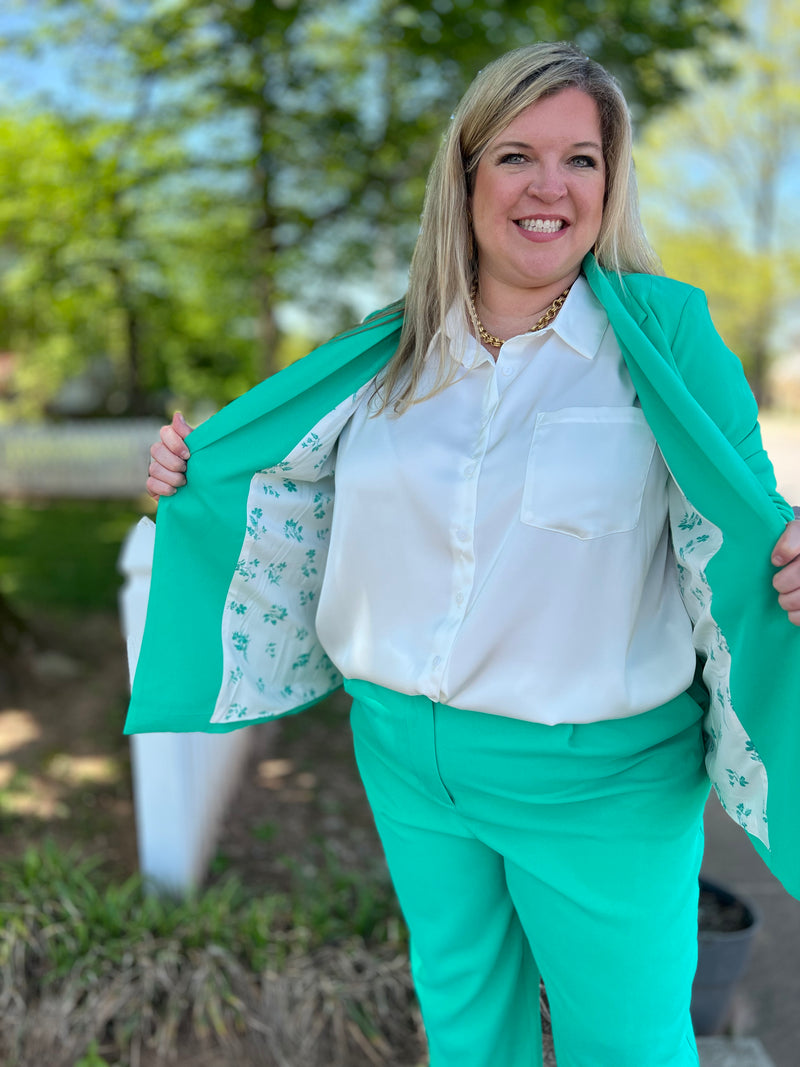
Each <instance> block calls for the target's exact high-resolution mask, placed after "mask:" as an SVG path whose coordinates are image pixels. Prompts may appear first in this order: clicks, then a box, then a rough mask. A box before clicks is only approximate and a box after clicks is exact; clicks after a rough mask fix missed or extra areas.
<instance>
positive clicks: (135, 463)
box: [0, 419, 161, 499]
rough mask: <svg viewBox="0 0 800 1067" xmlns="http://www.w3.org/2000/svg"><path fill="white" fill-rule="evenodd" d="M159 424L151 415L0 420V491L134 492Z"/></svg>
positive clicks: (136, 493) (51, 494)
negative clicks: (47, 420)
mask: <svg viewBox="0 0 800 1067" xmlns="http://www.w3.org/2000/svg"><path fill="white" fill-rule="evenodd" d="M160 425H161V424H160V423H159V422H158V421H156V420H155V419H93V420H91V421H86V422H80V421H76V422H64V423H14V424H10V425H0V496H6V497H8V496H25V497H72V498H76V499H87V498H88V499H91V498H95V499H98V498H105V499H108V498H125V497H135V496H139V495H140V494H141V493H143V492H144V483H145V479H146V477H147V474H146V471H147V463H148V460H149V458H150V453H149V449H150V445H151V444H152V443H153V441H155V440H156V439H157V438H158V431H159V427H160Z"/></svg>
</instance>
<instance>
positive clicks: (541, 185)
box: [528, 166, 567, 204]
mask: <svg viewBox="0 0 800 1067" xmlns="http://www.w3.org/2000/svg"><path fill="white" fill-rule="evenodd" d="M566 192H567V186H566V183H565V182H564V177H563V175H562V174H561V172H560V170H559V169H558V167H555V166H553V167H549V166H542V167H537V168H536V170H535V172H534V174H533V177H532V178H531V181H530V183H529V185H528V195H529V196H532V197H535V198H536V199H537V200H541V201H543V202H544V203H545V204H554V203H555V202H556V201H557V200H560V199H561V197H562V196H565V195H566Z"/></svg>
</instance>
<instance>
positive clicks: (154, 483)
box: [145, 475, 186, 500]
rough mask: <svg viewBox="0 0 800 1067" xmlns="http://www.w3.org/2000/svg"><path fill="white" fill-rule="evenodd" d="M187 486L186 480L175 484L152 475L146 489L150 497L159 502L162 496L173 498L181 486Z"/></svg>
mask: <svg viewBox="0 0 800 1067" xmlns="http://www.w3.org/2000/svg"><path fill="white" fill-rule="evenodd" d="M173 477H175V475H173ZM185 484H186V479H185V478H183V480H182V481H180V482H174V483H173V482H170V481H167V480H166V479H165V478H157V477H154V476H153V475H150V477H149V478H148V479H147V481H146V482H145V489H146V490H147V493H148V495H149V496H151V497H152V498H153V500H158V498H159V497H160V496H172V495H173V494H174V493H175V490H176V489H179V488H180V486H182V485H185Z"/></svg>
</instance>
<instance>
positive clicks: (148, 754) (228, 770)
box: [119, 519, 250, 892]
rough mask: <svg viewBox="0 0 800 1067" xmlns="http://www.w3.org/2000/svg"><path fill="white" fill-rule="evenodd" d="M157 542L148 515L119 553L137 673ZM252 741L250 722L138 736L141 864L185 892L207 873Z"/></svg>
mask: <svg viewBox="0 0 800 1067" xmlns="http://www.w3.org/2000/svg"><path fill="white" fill-rule="evenodd" d="M154 544H155V524H154V523H153V522H151V521H150V519H141V520H140V522H139V523H138V525H137V526H135V527H133V529H132V530H131V531H130V533H129V534H128V537H127V538H126V540H125V544H124V545H123V547H122V552H121V554H120V559H119V568H120V570H121V571H122V573H123V575H124V576H125V584H124V587H123V589H122V592H121V594H120V612H121V617H122V630H123V633H124V635H125V638H126V640H127V643H128V667H129V670H130V676H131V680H132V679H133V675H134V672H135V670H136V663H137V660H138V658H139V650H140V648H141V643H142V635H143V633H144V620H145V615H146V613H147V600H148V595H149V590H150V573H151V568H152V559H153V546H154ZM176 621H177V620H176ZM167 654H168V650H167V649H165V655H167ZM249 742H250V734H249V729H248V728H244V729H241V730H234V731H233V732H232V733H229V734H202V733H190V734H187V733H163V734H161V733H159V734H134V735H133V737H132V738H131V751H132V761H133V793H134V806H135V811H136V834H137V840H138V845H139V867H140V869H141V871H142V873H143V874H144V875H145V877H147V878H148V879H149V880H151V881H152V882H153V883H155V884H157V885H158V886H159V887H162V888H165V889H169V890H178V891H182V892H185V891H187V890H189V889H191V888H192V887H193V886H195V885H197V883H198V882H199V881H200V880H201V879H202V877H203V874H204V873H205V869H206V865H207V863H208V860H209V858H210V855H211V851H212V849H213V847H214V844H215V842H216V837H217V832H218V829H219V825H220V822H221V820H222V816H223V814H224V811H225V808H226V806H227V804H228V802H229V800H230V798H231V794H232V793H233V790H234V788H235V786H236V783H237V777H238V772H239V770H240V769H241V766H242V764H243V763H244V760H245V758H246V756H247V751H248V748H249Z"/></svg>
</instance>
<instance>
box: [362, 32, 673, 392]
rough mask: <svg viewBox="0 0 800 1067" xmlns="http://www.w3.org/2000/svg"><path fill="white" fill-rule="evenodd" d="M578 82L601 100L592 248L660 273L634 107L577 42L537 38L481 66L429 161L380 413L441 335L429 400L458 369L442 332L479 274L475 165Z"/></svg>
mask: <svg viewBox="0 0 800 1067" xmlns="http://www.w3.org/2000/svg"><path fill="white" fill-rule="evenodd" d="M569 88H577V89H580V90H582V91H583V92H585V93H586V94H587V95H589V96H591V97H592V99H593V100H594V101H595V103H596V105H597V109H598V112H599V116H600V129H601V132H602V146H603V157H604V161H605V168H606V193H605V202H604V206H603V220H602V224H601V227H600V232H599V235H598V238H597V242H596V244H595V248H594V254H595V256H596V258H597V261H598V263H599V264H600V265H601V266H603V267H608V268H610V269H611V270H614V271H617V272H618V273H620V274H621V273H623V272H624V273H628V272H633V271H640V272H642V273H646V274H660V273H661V272H662V271H661V264H660V262H659V260H658V257H657V256H656V254H655V252H654V251H653V249H652V248H651V247H650V245H649V243H648V241H647V238H646V237H645V234H644V230H643V228H642V223H641V219H640V217H639V206H638V196H637V191H636V178H635V175H634V171H633V157H632V131H631V120H630V114H629V112H628V105H627V103H626V101H625V97H624V96H623V94H622V90H621V89H620V87H619V85H618V83H617V82H616V80H615V79H614V78H613V77H612V76H611V75H610V74H609V73H608V72H607V71H606V70H605V69H604V68H603V67H601V66H600V64H599V63H596V62H595V61H594V60H592V59H589V58H588V56H586V55H584V53H583V52H581V51H580V50H579V49H578V48H576V47H575V46H574V45H572V44H569V43H566V42H559V43H555V44H553V43H547V44H535V45H531V46H529V47H526V48H518V49H515V50H514V51H513V52H508V53H507V54H506V55H503V56H501V57H500V58H499V59H497V60H495V61H494V62H493V63H491V64H489V66H488V67H486V68H485V69H484V70H482V71H481V72H480V73H479V74H478V76H477V77H476V78H475V80H474V81H473V82H472V84H471V85H470V87H469V88H468V89H467V91H466V93H465V94H464V96H463V97H462V99H461V102H460V103H459V105H458V107H457V109H456V111H455V113H454V115H453V117H452V120H451V122H450V126H449V128H448V130H447V132H446V134H445V136H444V138H443V140H442V143H441V145H440V147H439V151H438V152H437V154H436V158H435V159H434V161H433V166H432V167H431V170H430V174H429V175H428V183H427V186H426V191H425V203H424V207H423V210H422V223H421V229H420V234H419V238H418V239H417V243H416V247H415V249H414V254H413V257H412V260H411V272H410V277H409V287H408V293H407V295H406V300H405V318H404V322H403V329H402V332H401V335H400V343H399V346H398V349H397V352H396V353H395V355H394V356H393V357H392V359H391V361H390V363H389V364H388V366H387V367H386V370H385V372H384V374H383V376H382V379H381V381H380V384H379V387H378V394H379V396H380V400H381V407H380V410H383V409H384V408H386V407H387V406H388V404H389V402H390V400H391V401H392V406H393V408H394V410H395V411H397V412H402V411H404V410H406V408H408V407H409V405H410V404H412V403H414V402H416V401H417V400H420V399H423V397H420V396H418V395H417V393H418V387H419V382H420V376H421V374H422V368H423V364H424V361H425V356H426V354H427V352H428V349H429V347H430V344H431V341H432V340H433V337H434V335H435V334H436V332H437V331H441V337H442V346H443V355H444V356H445V358H444V359H443V360H442V361H441V368H440V374H439V378H438V380H437V382H436V384H435V385H434V387H433V389H432V390H430V391H429V392H428V393H426V395H427V396H430V395H432V393H435V392H438V391H439V390H440V389H443V388H444V387H445V386H446V385H447V384H448V382H449V381H450V380H452V374H453V373H454V371H455V362H454V361H453V360H450V359H448V358H447V357H448V356H449V355H450V352H449V347H448V345H449V342H448V339H447V336H446V334H445V332H444V323H445V317H446V315H447V312H448V310H449V309H450V308H451V307H452V306H453V305H454V304H455V303H457V302H460V303H461V304H462V305H463V306H464V308H465V310H466V312H467V314H469V315H470V316H472V312H471V310H470V300H469V296H470V291H471V289H472V286H473V283H474V282H475V280H476V278H477V267H478V260H477V253H476V249H475V243H474V240H473V235H472V224H471V221H470V212H469V201H470V197H471V194H472V187H473V183H474V179H475V171H476V169H477V166H478V162H479V160H480V158H481V156H482V155H483V153H484V152H485V150H486V148H487V146H488V145H489V143H490V142H491V141H492V140H493V139H494V138H495V137H496V136H497V135H498V134H499V133H500V132H502V130H504V129H505V128H506V127H507V126H508V124H509V123H510V122H512V121H513V119H514V118H516V116H517V115H519V114H520V113H521V112H522V111H524V110H525V109H526V108H528V107H530V105H531V104H533V103H535V102H536V101H537V100H541V99H542V98H543V97H545V96H552V95H554V94H555V93H558V92H561V90H563V89H569Z"/></svg>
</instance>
